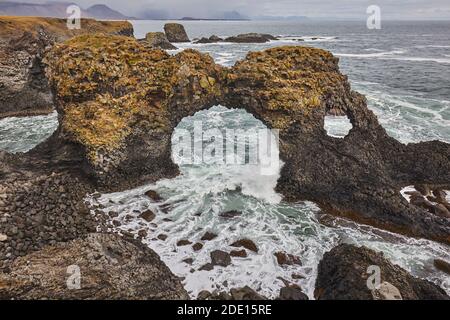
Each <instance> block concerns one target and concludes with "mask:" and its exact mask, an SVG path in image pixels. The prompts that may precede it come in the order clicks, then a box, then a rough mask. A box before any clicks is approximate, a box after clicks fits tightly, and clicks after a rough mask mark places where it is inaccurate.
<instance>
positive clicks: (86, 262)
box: [0, 234, 189, 300]
mask: <svg viewBox="0 0 450 320" xmlns="http://www.w3.org/2000/svg"><path fill="white" fill-rule="evenodd" d="M70 266H72V267H70ZM75 266H76V268H79V269H78V270H79V271H80V280H81V281H80V289H73V288H76V287H75V286H76V285H77V281H76V280H71V279H69V277H70V276H71V275H73V274H74V272H76V271H77V269H75V268H74V267H75ZM68 268H69V269H68ZM68 270H69V271H68ZM67 283H69V284H70V285H72V287H68V284H67ZM0 299H21V300H23V299H56V300H59V299H64V300H68V299H94V300H100V299H108V300H109V299H133V300H149V299H158V300H165V299H170V300H177V299H189V296H188V294H187V292H186V291H185V290H184V288H183V286H182V284H181V282H180V279H179V278H178V277H176V276H175V275H173V274H172V273H171V271H170V270H169V268H168V267H167V266H166V265H165V264H164V263H163V262H162V261H161V260H160V259H159V257H158V255H157V254H156V253H155V252H154V251H152V250H151V249H149V248H148V247H145V246H144V245H142V244H139V243H137V242H134V241H131V240H126V239H123V238H121V237H120V236H118V235H112V234H90V235H88V236H87V237H85V238H82V239H77V240H74V241H71V242H67V243H61V244H58V245H55V246H48V247H45V248H44V249H42V250H40V251H37V252H35V253H32V254H29V255H27V256H25V257H23V258H19V259H17V260H15V261H14V263H13V265H12V266H11V272H9V273H0Z"/></svg>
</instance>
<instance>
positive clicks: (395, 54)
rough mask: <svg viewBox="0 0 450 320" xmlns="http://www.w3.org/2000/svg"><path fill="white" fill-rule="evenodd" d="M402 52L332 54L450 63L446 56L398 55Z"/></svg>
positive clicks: (350, 56)
mask: <svg viewBox="0 0 450 320" xmlns="http://www.w3.org/2000/svg"><path fill="white" fill-rule="evenodd" d="M404 53H406V51H404V50H392V51H383V52H377V53H334V55H336V56H339V57H347V58H357V59H380V60H398V61H417V62H435V63H441V64H450V59H446V58H438V57H409V56H400V55H402V54H404Z"/></svg>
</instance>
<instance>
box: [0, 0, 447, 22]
mask: <svg viewBox="0 0 450 320" xmlns="http://www.w3.org/2000/svg"><path fill="white" fill-rule="evenodd" d="M2 1H4V0H0V2H2ZM62 1H64V0H62ZM16 2H38V3H43V2H48V1H46V0H23V1H16ZM64 2H76V3H78V4H79V5H80V6H82V7H89V6H90V5H92V4H97V3H100V4H101V3H103V4H106V5H108V6H110V7H111V8H113V9H116V10H119V11H121V12H122V13H124V14H127V15H134V16H138V15H139V12H142V11H144V10H163V11H166V12H167V13H168V14H169V15H170V16H171V17H174V18H179V17H183V16H193V17H208V16H211V14H214V13H217V12H220V11H231V10H236V11H238V12H239V13H241V14H245V15H248V16H251V17H254V16H259V15H272V16H292V15H299V16H308V17H336V18H364V17H366V16H367V15H366V9H367V7H368V6H369V5H378V6H379V7H380V8H381V14H382V18H384V19H450V0H370V1H366V0H66V1H64Z"/></svg>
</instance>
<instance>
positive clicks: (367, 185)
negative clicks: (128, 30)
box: [41, 36, 450, 243]
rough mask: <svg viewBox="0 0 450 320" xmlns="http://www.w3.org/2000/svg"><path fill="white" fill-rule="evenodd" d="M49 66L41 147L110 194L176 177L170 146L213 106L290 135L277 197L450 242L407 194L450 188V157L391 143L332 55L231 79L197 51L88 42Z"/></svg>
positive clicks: (271, 57)
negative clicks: (347, 126) (340, 131)
mask: <svg viewBox="0 0 450 320" xmlns="http://www.w3.org/2000/svg"><path fill="white" fill-rule="evenodd" d="M47 61H51V62H52V63H51V64H50V63H49V64H48V69H47V71H48V72H47V74H48V77H49V80H50V83H51V85H52V88H53V91H54V96H55V97H56V101H55V102H56V105H57V110H58V112H59V114H60V128H59V129H58V131H57V133H56V134H55V135H54V136H53V137H52V138H51V139H50V140H49V141H48V142H47V143H46V144H45V145H44V146H41V148H44V149H45V148H47V149H48V148H53V150H55V146H56V148H57V149H59V150H61V148H63V149H64V150H68V149H70V150H72V151H71V152H68V153H67V152H66V154H71V155H73V154H77V155H78V157H79V158H80V159H81V160H82V161H83V163H84V168H85V169H86V170H85V171H86V172H87V173H88V174H89V175H90V176H91V177H92V178H93V180H94V181H95V182H96V183H97V184H98V185H99V186H100V187H101V188H103V189H107V190H111V189H123V188H126V187H130V186H135V185H138V184H141V183H142V182H144V181H155V180H158V179H161V178H166V177H171V176H174V175H176V174H177V173H178V171H177V167H176V166H175V165H174V164H173V162H172V160H171V157H170V151H171V148H170V137H171V134H172V131H173V129H174V128H175V127H176V125H177V124H178V123H179V121H180V120H181V119H182V118H184V117H186V116H189V115H193V114H194V113H195V112H197V111H199V110H203V109H208V108H210V107H212V106H213V105H217V104H221V105H224V106H229V107H233V106H239V107H242V108H244V109H246V110H247V111H248V112H249V113H251V114H253V115H254V116H255V117H256V118H257V119H259V120H261V121H262V122H263V123H264V124H266V125H267V126H268V127H269V128H276V129H278V130H280V156H281V159H282V160H283V162H284V163H285V165H284V167H283V168H282V171H281V178H280V180H279V182H278V186H277V190H278V191H279V192H280V193H281V194H283V195H284V197H285V199H286V200H291V201H296V200H310V201H314V202H316V203H318V204H319V205H320V206H321V207H322V208H323V209H324V210H326V211H327V212H330V213H333V214H337V215H342V216H346V217H350V218H352V219H354V220H357V221H360V222H364V223H368V224H371V225H375V226H378V227H382V228H384V229H387V230H391V231H395V232H400V233H404V234H408V235H411V236H415V237H424V238H428V239H433V240H437V241H441V242H445V243H450V236H449V235H450V222H449V219H448V218H444V217H438V216H436V215H432V214H430V213H428V212H426V211H425V210H423V209H420V208H417V207H414V206H412V205H410V204H409V203H407V201H405V200H404V199H403V197H402V196H401V195H400V193H399V190H400V188H401V187H402V186H404V185H408V184H420V183H425V184H434V185H440V186H447V187H448V186H449V185H450V146H449V145H448V144H445V143H441V142H429V143H420V144H410V145H403V144H401V143H400V142H398V141H396V140H395V139H393V138H391V137H389V136H388V135H387V134H386V132H385V130H384V129H383V128H382V127H381V126H380V125H379V123H378V121H377V118H376V116H375V115H374V114H373V113H372V112H371V111H370V110H369V109H368V108H367V104H366V100H365V98H364V97H363V96H362V95H360V94H359V93H357V92H354V91H352V90H351V88H350V84H349V82H348V81H347V77H346V76H344V75H342V74H341V73H340V72H339V67H338V59H337V58H335V57H333V56H332V55H331V53H329V52H327V51H324V50H321V49H314V48H307V47H281V48H273V49H269V50H266V51H263V52H255V53H250V54H248V56H247V57H246V58H245V59H244V60H243V61H240V62H238V63H236V65H235V66H234V67H232V68H224V67H221V66H219V65H216V64H215V63H214V61H213V60H212V58H211V57H210V56H208V55H205V54H201V53H199V52H197V51H194V50H185V51H183V52H181V53H179V54H177V55H175V56H170V55H168V54H167V53H165V52H163V51H160V50H149V49H146V48H144V47H142V46H141V45H140V44H138V43H137V42H136V41H135V40H133V39H130V38H124V37H111V36H82V37H78V38H75V39H72V40H70V41H68V42H66V43H64V44H62V45H58V46H56V47H55V48H54V49H53V50H52V51H51V52H50V54H49V55H48V56H47ZM331 109H333V110H340V111H341V112H343V113H345V114H347V116H348V117H349V119H350V121H351V123H352V125H353V129H352V130H351V132H350V133H349V134H348V135H347V136H346V137H345V139H334V138H332V137H329V136H327V134H326V132H325V130H324V128H323V124H324V117H325V115H326V114H327V112H328V111H329V110H331ZM68 146H70V147H68ZM48 154H58V157H64V155H61V154H60V153H58V151H54V152H48ZM393 155H395V156H393Z"/></svg>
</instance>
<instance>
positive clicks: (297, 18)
mask: <svg viewBox="0 0 450 320" xmlns="http://www.w3.org/2000/svg"><path fill="white" fill-rule="evenodd" d="M253 20H271V21H302V20H309V18H308V17H305V16H257V17H253Z"/></svg>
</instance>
